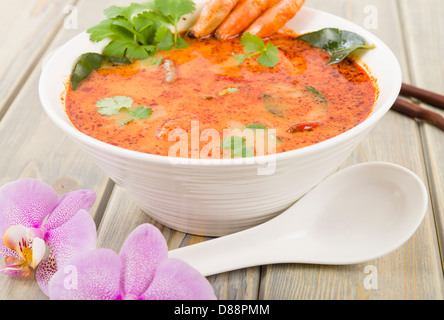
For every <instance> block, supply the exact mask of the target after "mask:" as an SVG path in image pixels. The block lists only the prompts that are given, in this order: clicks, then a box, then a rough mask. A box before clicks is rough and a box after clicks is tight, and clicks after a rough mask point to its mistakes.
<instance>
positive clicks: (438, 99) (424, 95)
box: [401, 83, 444, 110]
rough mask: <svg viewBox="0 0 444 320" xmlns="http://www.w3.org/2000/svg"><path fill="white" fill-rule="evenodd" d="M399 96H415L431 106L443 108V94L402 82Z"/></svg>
mask: <svg viewBox="0 0 444 320" xmlns="http://www.w3.org/2000/svg"><path fill="white" fill-rule="evenodd" d="M401 96H405V97H411V98H416V99H418V100H420V101H422V102H424V103H427V104H429V105H431V106H434V107H436V108H439V109H442V110H444V96H443V95H440V94H437V93H434V92H431V91H427V90H424V89H420V88H417V87H414V86H412V85H409V84H406V83H403V84H402V87H401Z"/></svg>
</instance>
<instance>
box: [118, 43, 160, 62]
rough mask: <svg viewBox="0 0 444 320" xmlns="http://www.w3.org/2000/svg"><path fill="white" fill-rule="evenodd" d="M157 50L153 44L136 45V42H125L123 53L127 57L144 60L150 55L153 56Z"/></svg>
mask: <svg viewBox="0 0 444 320" xmlns="http://www.w3.org/2000/svg"><path fill="white" fill-rule="evenodd" d="M156 52H157V49H156V46H154V45H142V46H141V45H138V44H137V43H134V42H130V43H128V44H127V50H126V52H125V55H126V56H127V57H128V58H129V59H135V60H144V59H146V58H148V57H150V56H153V55H154V54H155V53H156Z"/></svg>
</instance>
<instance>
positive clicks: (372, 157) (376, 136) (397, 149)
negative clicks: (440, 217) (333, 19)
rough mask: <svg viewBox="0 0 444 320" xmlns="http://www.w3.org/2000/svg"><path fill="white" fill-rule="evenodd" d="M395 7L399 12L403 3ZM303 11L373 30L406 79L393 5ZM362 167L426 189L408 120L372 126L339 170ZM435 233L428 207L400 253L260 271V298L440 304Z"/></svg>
mask: <svg viewBox="0 0 444 320" xmlns="http://www.w3.org/2000/svg"><path fill="white" fill-rule="evenodd" d="M400 3H401V4H402V6H404V2H402V1H401V2H400ZM307 6H311V7H313V8H319V9H321V10H324V11H327V12H331V13H333V14H336V15H338V16H342V17H345V18H347V19H349V20H351V21H354V22H355V23H357V24H359V25H362V26H367V27H372V26H375V29H373V30H371V31H372V32H373V33H375V34H376V35H378V36H379V37H380V38H381V39H382V40H383V41H385V42H386V43H387V44H388V45H389V46H390V47H391V49H392V50H393V51H394V52H395V54H396V55H397V57H398V59H399V61H400V63H401V65H402V67H403V70H404V72H405V74H404V79H405V81H408V80H409V79H410V77H409V72H408V71H409V65H408V64H407V58H406V55H405V47H404V43H403V41H402V39H403V33H402V32H403V30H402V28H401V20H400V17H399V13H398V7H397V3H396V2H394V1H379V0H367V1H350V0H344V1H329V2H326V1H320V0H308V1H307ZM411 7H412V10H413V8H415V10H418V6H411ZM375 10H376V14H377V15H376V19H377V23H376V25H375V24H372V23H370V22H372V21H369V20H368V19H369V14H370V13H371V12H375ZM422 10H424V11H430V10H431V9H430V7H428V6H427V5H425V6H424V5H422ZM409 21H410V20H409ZM373 22H374V21H373ZM413 25H414V24H412V26H413ZM427 28H432V27H431V26H430V25H427V26H426V25H425V26H424V29H422V31H424V30H427ZM433 28H434V27H433ZM411 45H412V46H413V45H414V44H411ZM418 48H420V47H418ZM367 161H388V162H393V163H397V164H400V165H403V166H405V167H407V168H409V169H411V170H413V171H414V172H416V173H417V174H418V175H419V176H420V177H421V178H422V179H423V181H425V183H427V182H428V177H427V173H426V169H425V165H424V158H423V155H422V143H421V136H420V133H419V130H418V127H417V125H416V123H415V122H414V121H413V120H411V119H408V118H406V117H404V116H400V115H398V114H396V113H394V112H390V113H389V114H388V115H387V116H386V117H385V118H384V119H383V120H382V121H381V123H380V124H378V125H377V127H376V128H375V129H374V130H373V132H372V133H371V134H370V135H369V136H368V137H367V139H366V140H365V141H364V142H363V143H362V144H361V145H360V146H359V147H358V148H357V149H356V151H355V152H354V153H353V154H352V156H351V157H350V158H349V159H348V160H347V161H346V162H345V163H344V165H343V167H346V166H349V165H352V164H355V163H360V162H367ZM434 228H435V225H434V219H433V212H432V208H431V206H429V210H428V214H427V216H426V218H425V220H424V223H423V224H422V226H421V227H420V229H419V230H418V232H417V233H416V234H415V235H414V237H412V239H410V241H408V243H406V244H405V245H404V246H403V247H401V248H400V249H398V250H396V251H395V252H393V253H391V254H389V255H387V256H385V257H382V258H380V259H377V260H375V261H369V262H368V263H365V264H359V265H355V266H340V267H335V266H306V265H291V266H289V265H284V266H268V267H263V272H262V279H261V288H260V295H259V298H260V299H288V298H290V299H331V300H339V299H353V300H354V299H441V298H442V297H443V279H442V271H441V262H440V257H439V251H438V245H437V240H436V236H435V232H434ZM420 253H421V254H420ZM366 267H371V268H373V267H374V268H376V269H370V270H374V271H377V276H378V277H377V279H378V288H377V289H373V290H367V289H366V288H365V286H364V281H365V279H366V277H367V276H369V275H370V273H365V271H366ZM373 275H375V274H373Z"/></svg>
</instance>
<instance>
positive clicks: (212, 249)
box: [169, 208, 307, 276]
mask: <svg viewBox="0 0 444 320" xmlns="http://www.w3.org/2000/svg"><path fill="white" fill-rule="evenodd" d="M292 209H293V208H291V209H289V210H287V211H286V212H284V213H282V214H281V215H279V216H278V217H276V218H274V219H272V220H270V221H268V222H266V223H263V224H261V225H258V226H256V227H254V228H251V229H248V230H245V231H241V232H238V233H234V234H231V235H228V236H224V237H220V238H217V239H213V240H209V241H206V242H202V243H199V244H195V245H191V246H187V247H183V248H179V249H175V250H171V251H169V257H170V258H178V259H181V260H183V261H185V262H186V263H188V264H189V265H191V266H192V267H193V268H194V269H196V270H197V271H199V272H200V273H201V274H202V275H204V276H209V275H214V274H218V273H223V272H228V271H232V270H238V269H243V268H247V267H253V266H259V265H267V264H276V263H284V262H296V261H298V260H299V257H301V258H302V257H303V256H304V255H307V252H305V251H306V250H305V249H303V246H298V247H299V248H298V250H295V248H294V244H295V243H299V242H300V241H299V240H303V238H305V236H306V231H305V230H304V229H300V228H298V227H297V224H296V226H295V224H294V223H293V222H295V221H294V220H295V217H297V213H296V212H294V211H295V210H292ZM286 228H291V229H292V230H291V233H289V232H285V231H286V230H285V229H286ZM289 234H291V237H289V236H288V235H289ZM290 244H291V248H289V245H290ZM289 251H291V252H292V254H290V255H289V254H288V253H289ZM295 254H297V256H296V257H295ZM300 254H301V255H300Z"/></svg>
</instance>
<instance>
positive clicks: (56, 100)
mask: <svg viewBox="0 0 444 320" xmlns="http://www.w3.org/2000/svg"><path fill="white" fill-rule="evenodd" d="M288 26H289V27H290V28H293V29H294V30H295V31H296V32H298V33H305V32H310V31H315V30H319V29H322V28H325V27H337V28H341V29H344V30H349V31H353V32H356V33H358V34H360V35H362V36H363V37H365V38H366V39H367V41H368V42H370V43H373V44H375V45H376V48H375V49H373V50H369V51H367V52H365V53H364V54H363V55H362V61H363V62H364V63H365V65H367V66H368V68H369V69H370V70H371V75H372V76H373V77H375V78H376V80H377V84H378V86H379V90H380V92H379V97H378V100H377V102H376V105H375V108H374V111H373V112H372V113H371V114H370V116H369V117H368V119H367V120H365V121H364V122H363V123H362V124H360V125H358V126H357V127H355V128H353V129H351V130H349V131H347V132H345V133H343V134H341V135H339V136H337V137H335V138H332V139H330V140H327V141H324V142H321V143H319V144H316V145H313V146H310V147H306V148H303V149H299V150H295V151H290V152H285V153H281V154H277V155H274V156H265V157H256V158H253V159H249V161H248V163H245V160H239V161H237V162H235V161H232V160H229V159H227V160H220V161H218V160H193V161H189V162H187V163H175V162H174V161H171V160H172V159H171V158H168V157H163V156H155V155H150V154H144V153H139V152H135V151H129V150H126V149H122V148H119V147H115V146H112V145H109V144H106V143H103V142H101V141H98V140H95V139H93V138H91V137H89V136H87V135H85V134H83V133H81V132H80V131H78V130H77V129H76V128H75V127H74V126H73V125H72V124H71V122H70V120H69V119H68V117H67V115H66V113H65V108H64V104H63V103H62V100H61V98H60V97H61V94H62V93H63V92H64V89H65V86H64V83H66V81H67V79H68V77H69V74H70V72H71V69H72V67H73V64H74V62H75V60H76V59H77V58H78V57H79V56H80V55H81V54H82V53H85V52H101V49H102V48H103V45H104V44H97V43H92V42H90V41H89V36H88V34H86V33H81V34H80V35H78V36H77V37H75V38H74V39H72V40H71V41H69V42H68V43H66V44H65V45H64V46H62V47H61V48H60V49H59V50H57V52H55V54H54V55H53V56H52V57H51V58H50V59H49V60H48V62H47V63H46V65H45V67H44V69H43V73H42V75H41V79H40V86H39V93H40V99H41V102H42V104H43V107H44V109H45V110H46V112H47V114H48V115H49V117H50V118H51V119H52V120H53V121H54V122H55V123H56V125H57V126H58V127H59V128H60V129H61V130H62V131H63V132H64V133H65V134H66V135H68V136H69V137H70V138H71V139H73V140H74V141H75V143H77V145H78V146H79V147H80V148H81V149H83V150H84V151H85V152H87V154H89V156H90V157H91V158H92V159H93V160H94V161H95V162H96V164H97V165H98V166H99V167H100V168H101V169H102V170H103V171H104V172H105V173H106V174H107V175H109V177H110V178H111V179H112V180H114V181H115V182H116V183H117V184H118V185H119V186H120V187H122V188H123V190H125V191H126V192H127V194H128V195H129V196H130V197H131V198H132V199H133V200H134V201H135V203H136V204H137V205H138V206H139V207H140V208H141V209H142V210H143V211H145V212H146V213H147V214H149V215H150V216H151V217H153V218H154V219H156V220H157V221H159V222H160V223H162V224H164V225H166V226H168V227H171V228H173V229H176V230H179V231H183V232H187V233H192V234H199V235H208V236H221V235H225V234H229V233H233V232H236V231H240V230H242V229H246V228H249V227H252V226H254V225H257V224H259V223H262V222H265V221H266V220H268V219H270V218H272V217H274V216H275V215H277V214H278V213H280V212H282V211H283V210H284V209H286V208H287V207H289V206H290V205H291V204H293V203H294V202H296V201H297V200H298V199H299V198H300V197H302V196H303V195H304V194H305V193H307V192H308V191H309V190H310V189H311V188H313V187H314V186H316V185H317V184H318V183H319V182H321V181H322V180H323V179H325V178H326V177H327V176H329V175H330V174H332V173H333V172H334V171H336V170H337V169H338V167H339V166H340V165H341V163H343V161H344V160H345V159H346V158H347V157H348V156H349V155H350V154H351V152H352V151H353V150H354V149H355V148H356V147H357V145H358V144H359V143H360V142H361V141H362V139H363V138H364V137H365V136H366V135H367V134H368V132H369V131H370V130H371V129H372V128H373V127H374V126H375V125H376V124H377V122H378V121H379V120H380V119H381V118H382V117H383V116H384V115H385V114H386V112H387V111H388V110H389V109H390V108H391V106H392V105H393V103H394V101H395V99H396V98H397V96H398V94H399V91H400V87H401V82H402V76H401V69H400V66H399V63H398V61H397V59H396V57H395V56H394V55H393V53H392V52H391V51H390V49H389V48H388V47H387V46H386V45H385V44H384V43H383V42H382V41H380V40H379V39H378V38H376V37H375V36H374V35H373V34H371V33H369V32H368V31H367V30H365V29H363V28H361V27H359V26H357V25H355V24H353V23H351V22H349V21H346V20H344V19H342V18H338V17H336V16H333V15H330V14H327V13H324V12H321V11H317V10H313V9H310V8H303V9H302V10H301V12H299V13H298V15H297V16H296V17H295V18H294V19H293V20H292V21H290V22H289V23H288ZM267 168H268V169H270V171H267V170H268V169H267ZM270 172H272V174H270Z"/></svg>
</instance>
